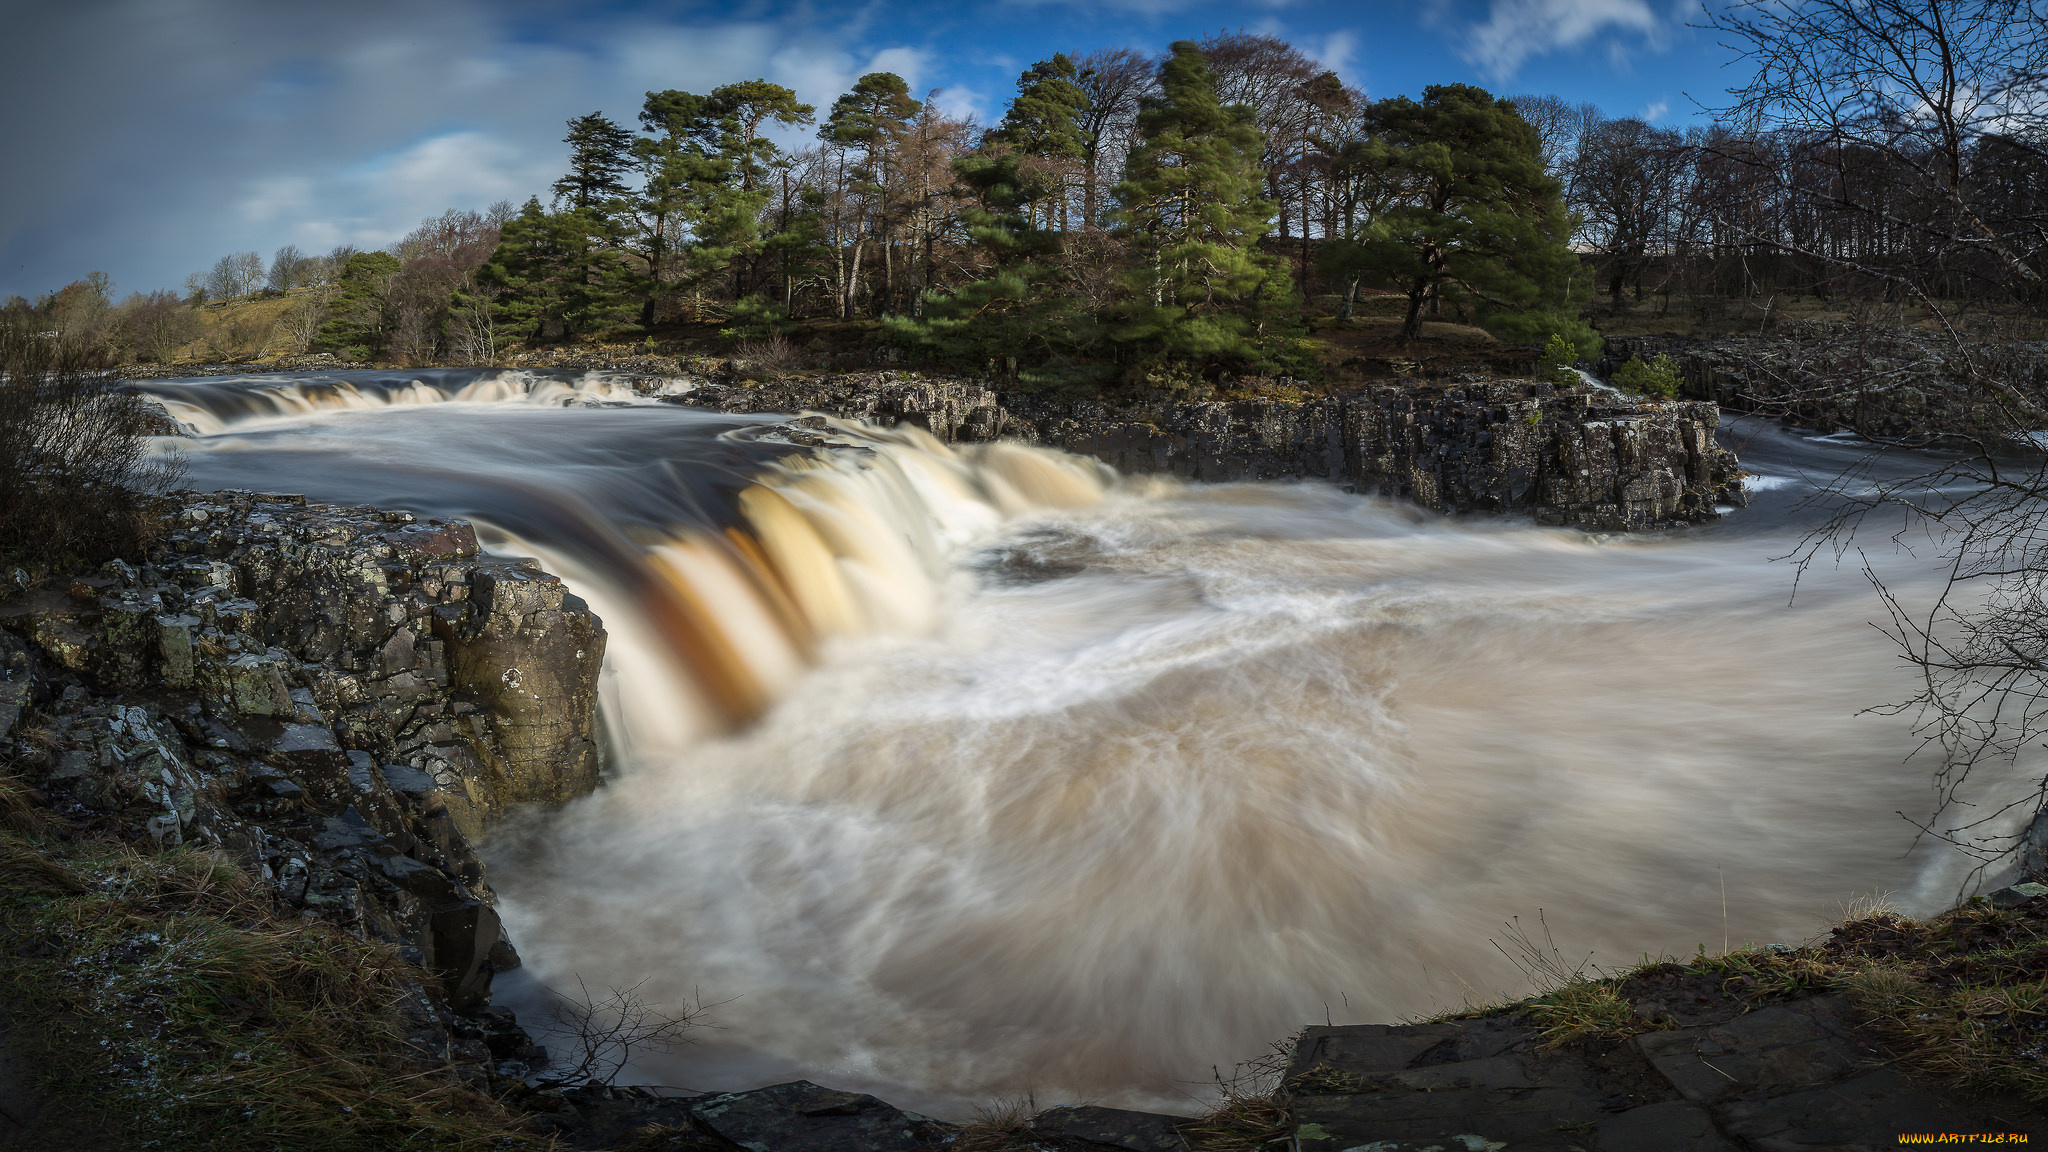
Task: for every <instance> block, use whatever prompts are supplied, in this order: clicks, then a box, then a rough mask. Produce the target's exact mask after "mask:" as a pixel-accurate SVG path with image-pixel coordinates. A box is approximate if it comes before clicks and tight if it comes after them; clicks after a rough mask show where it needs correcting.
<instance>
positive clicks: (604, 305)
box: [476, 199, 633, 343]
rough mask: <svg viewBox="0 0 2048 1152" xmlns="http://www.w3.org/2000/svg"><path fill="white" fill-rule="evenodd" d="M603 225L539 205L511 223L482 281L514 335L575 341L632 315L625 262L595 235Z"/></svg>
mask: <svg viewBox="0 0 2048 1152" xmlns="http://www.w3.org/2000/svg"><path fill="white" fill-rule="evenodd" d="M603 223H604V222H603V221H602V220H601V219H598V218H595V217H594V216H593V215H592V214H591V213H589V212H580V211H576V210H573V209H572V210H569V211H564V212H549V211H548V210H547V209H545V208H542V207H541V205H540V201H539V200H538V199H531V200H528V201H527V202H526V206H525V207H524V208H521V209H520V211H519V214H518V215H517V216H514V217H513V218H512V219H510V220H507V221H505V223H504V225H503V226H502V227H501V228H500V230H499V239H498V247H497V249H496V250H495V251H494V252H492V253H491V258H490V260H489V261H487V262H485V264H484V265H483V267H481V268H479V269H477V274H476V279H477V283H478V284H479V285H482V286H483V287H484V288H486V289H489V290H492V291H494V292H495V293H496V300H495V302H494V303H493V305H492V312H493V315H494V316H495V317H496V318H497V320H498V322H499V323H500V324H501V325H502V326H503V328H504V330H505V331H506V332H507V333H508V334H509V335H511V336H514V337H516V338H519V339H523V340H525V341H527V342H528V343H544V342H549V341H556V340H570V339H575V338H577V337H579V336H585V335H590V334H593V333H598V332H603V331H605V330H607V329H609V328H613V327H616V326H617V325H618V324H620V323H622V322H623V321H624V320H625V319H626V317H627V316H629V315H631V314H632V311H633V304H632V298H631V296H630V294H629V293H630V289H631V286H632V285H631V279H630V277H629V275H628V272H627V269H626V266H625V261H624V259H623V258H622V257H621V255H620V254H619V252H617V251H616V250H614V249H612V248H609V247H606V246H605V245H603V244H601V243H599V242H597V239H596V238H594V237H593V233H592V229H593V227H597V226H602V225H603Z"/></svg>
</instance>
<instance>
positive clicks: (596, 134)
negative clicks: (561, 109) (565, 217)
mask: <svg viewBox="0 0 2048 1152" xmlns="http://www.w3.org/2000/svg"><path fill="white" fill-rule="evenodd" d="M562 142H563V143H564V144H567V145H568V146H569V172H568V174H567V175H565V176H563V177H562V178H561V179H560V180H557V181H555V185H554V193H555V202H556V203H557V204H559V203H561V202H562V201H564V200H567V201H568V202H569V207H570V208H571V209H574V210H576V211H579V212H584V211H592V210H598V209H602V208H604V207H605V206H606V205H607V204H608V203H609V202H611V201H613V200H616V199H618V198H620V197H623V196H625V195H626V193H627V191H628V189H627V187H626V184H625V182H624V181H623V180H621V179H620V177H621V176H623V175H624V174H625V173H626V172H627V171H628V170H630V169H631V168H632V166H633V159H632V150H633V134H632V133H631V132H628V131H626V130H625V129H624V128H621V127H619V126H618V125H617V124H614V123H613V122H612V121H611V120H610V119H609V118H608V117H606V116H605V115H604V114H603V113H602V112H592V113H590V114H589V115H588V116H578V117H577V118H575V119H574V120H571V121H569V134H568V135H567V136H564V137H562Z"/></svg>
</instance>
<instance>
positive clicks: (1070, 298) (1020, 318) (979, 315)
mask: <svg viewBox="0 0 2048 1152" xmlns="http://www.w3.org/2000/svg"><path fill="white" fill-rule="evenodd" d="M1019 161H1020V157H1019V155H1018V154H1017V153H1015V152H1012V151H1008V150H998V151H994V152H989V151H984V152H980V153H977V154H975V155H972V156H967V157H963V158H961V159H960V160H957V161H955V162H954V164H953V170H954V173H955V175H956V176H957V177H958V178H959V180H960V183H961V185H962V186H963V187H964V188H966V189H968V190H970V191H971V192H972V193H973V194H974V197H975V207H973V208H970V209H968V210H966V211H965V212H963V213H962V217H963V220H964V222H965V223H966V224H967V226H968V238H969V240H970V241H971V242H972V243H973V245H974V246H975V248H976V249H978V250H979V251H980V252H982V253H983V254H985V255H986V256H987V257H988V258H989V260H990V261H991V263H992V264H993V267H992V268H991V269H990V270H989V273H988V275H986V276H984V277H982V278H981V279H979V280H976V281H974V282H973V283H971V284H967V285H965V286H963V287H961V288H959V289H957V290H955V291H952V292H931V293H927V294H926V297H925V303H924V309H923V316H921V317H919V318H916V319H913V318H911V317H906V316H891V317H888V318H887V319H886V320H885V321H884V324H885V325H886V326H887V327H888V328H889V330H890V331H892V332H893V333H894V334H895V335H896V336H897V337H898V338H901V339H905V340H907V341H910V342H913V343H916V344H918V345H920V346H922V347H924V348H926V349H928V350H930V351H932V352H934V353H936V354H937V355H938V357H939V358H940V359H943V360H947V361H951V362H953V363H956V364H959V365H961V366H963V367H967V368H970V369H975V370H981V371H988V372H992V373H993V372H1006V371H1014V372H1016V374H1017V375H1018V378H1019V379H1021V380H1022V381H1024V382H1025V383H1027V384H1034V385H1040V386H1045V385H1064V384H1076V383H1084V382H1086V383H1092V382H1097V380H1098V379H1099V377H1100V376H1101V374H1102V371H1101V369H1100V368H1098V367H1096V366H1095V365H1094V364H1092V363H1090V359H1089V356H1088V354H1089V352H1090V351H1091V345H1093V344H1094V343H1095V341H1096V339H1097V336H1098V333H1099V330H1100V325H1098V324H1097V323H1096V322H1095V319H1094V317H1093V316H1091V315H1090V314H1089V312H1088V309H1087V306H1086V301H1085V300H1084V299H1083V298H1082V296H1081V293H1080V290H1079V287H1078V286H1077V285H1075V284H1074V283H1073V282H1072V281H1073V278H1072V275H1071V273H1070V272H1069V270H1068V269H1066V268H1065V267H1064V266H1063V265H1062V262H1061V261H1060V259H1059V257H1060V255H1061V245H1060V238H1059V236H1058V235H1056V234H1055V233H1053V232H1051V231H1049V230H1047V229H1044V228H1039V227H1037V226H1036V225H1035V224H1033V222H1032V220H1033V216H1034V212H1033V201H1034V200H1035V199H1036V198H1037V197H1039V196H1042V195H1043V194H1044V193H1045V187H1044V185H1043V183H1042V182H1039V181H1035V180H1032V179H1030V178H1028V177H1026V176H1024V175H1021V174H1020V172H1019ZM1020 365H1021V369H1020V368H1019V366H1020Z"/></svg>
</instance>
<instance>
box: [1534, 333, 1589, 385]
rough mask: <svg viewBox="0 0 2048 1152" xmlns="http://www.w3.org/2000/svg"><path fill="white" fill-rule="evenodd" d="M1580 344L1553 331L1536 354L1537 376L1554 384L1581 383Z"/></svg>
mask: <svg viewBox="0 0 2048 1152" xmlns="http://www.w3.org/2000/svg"><path fill="white" fill-rule="evenodd" d="M1578 362H1579V346H1578V345H1577V344H1574V343H1573V342H1571V341H1570V340H1567V339H1565V338H1564V337H1563V336H1560V335H1557V334H1555V333H1553V334H1552V335H1551V337H1550V342H1549V343H1548V344H1545V345H1544V346H1543V351H1542V352H1540V353H1538V354H1537V356H1536V378H1537V379H1538V380H1548V381H1550V382H1551V383H1553V384H1565V385H1571V384H1577V383H1579V372H1578V368H1577V364H1578Z"/></svg>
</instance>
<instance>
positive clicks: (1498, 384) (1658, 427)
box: [664, 372, 1743, 531]
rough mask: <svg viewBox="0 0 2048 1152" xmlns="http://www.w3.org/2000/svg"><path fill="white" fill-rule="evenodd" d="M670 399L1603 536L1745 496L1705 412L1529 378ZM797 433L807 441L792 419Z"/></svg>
mask: <svg viewBox="0 0 2048 1152" xmlns="http://www.w3.org/2000/svg"><path fill="white" fill-rule="evenodd" d="M1283 383H1285V382H1284V381H1283ZM664 399H665V400H666V402H668V403H674V404H687V405H690V406H692V407H707V408H715V409H718V410H720V411H724V412H763V411H785V412H786V411H817V412H823V413H828V414H830V415H834V416H840V417H849V418H854V419H861V420H868V421H871V422H874V423H879V424H883V425H913V426H916V427H920V428H923V429H925V430H927V431H929V432H931V433H932V435H934V436H936V437H938V438H939V439H941V440H945V441H967V440H989V439H995V438H997V437H1011V438H1017V439H1023V440H1028V441H1034V442H1037V443H1041V444H1046V445H1049V446H1051V447H1056V448H1062V449H1065V450H1067V451H1070V452H1077V453H1080V454H1082V455H1087V456H1093V457H1095V458H1097V459H1099V460H1102V461H1103V462H1105V463H1107V464H1110V465H1111V466H1113V467H1115V468H1117V469H1118V470H1120V471H1123V472H1129V473H1167V474H1171V475H1175V476H1180V477H1183V478H1185V479H1189V480H1199V481H1212V482H1223V481H1237V480H1272V479H1283V478H1293V477H1302V478H1313V479H1321V480H1327V481H1330V482H1332V483H1337V484H1343V485H1345V486H1347V487H1349V488H1351V489H1353V490H1355V491H1360V492H1370V493H1374V494H1377V495H1382V496H1388V497H1393V498H1398V499H1405V500H1412V501H1414V502H1415V503H1417V504H1421V505H1423V506H1424V507H1427V508H1433V509H1436V510H1438V511H1441V512H1513V511H1527V512H1532V513H1534V514H1535V515H1536V516H1537V518H1538V519H1539V520H1540V521H1541V522H1543V523H1546V524H1559V525H1573V526H1579V527H1584V528H1588V529H1593V530H1600V531H1610V530H1612V531H1620V530H1629V529H1640V528H1648V527H1653V526H1657V525H1666V524H1674V523H1691V522H1698V521H1706V520H1713V519H1716V518H1717V517H1718V516H1719V513H1718V512H1717V511H1716V507H1717V506H1718V505H1722V504H1740V503H1742V502H1743V494H1742V485H1741V475H1742V473H1741V469H1740V466H1739V463H1738V462H1737V460H1736V459H1735V456H1734V454H1733V453H1730V452H1728V451H1726V450H1724V449H1721V448H1719V447H1717V446H1716V445H1715V444H1714V429H1715V428H1716V427H1717V426H1718V425H1719V422H1720V412H1719V409H1718V408H1716V407H1715V406H1714V405H1712V404H1704V403H1692V402H1673V403H1652V402H1633V401H1628V400H1624V399H1621V398H1619V397H1614V396H1611V395H1609V394H1605V393H1603V394H1600V395H1598V396H1596V395H1594V394H1593V393H1591V392H1590V391H1589V390H1587V389H1585V388H1580V387H1573V388H1558V387H1556V386H1553V385H1550V384H1545V383H1540V382H1532V381H1527V380H1513V379H1491V378H1484V377H1473V378H1470V379H1465V380H1460V381H1456V382H1449V383H1445V382H1437V381H1422V380H1410V381H1404V382H1403V383H1401V384H1398V385H1377V386H1373V387H1369V388H1362V389H1358V390H1355V391H1351V392H1346V393H1343V394H1340V395H1336V396H1325V397H1309V398H1305V399H1303V400H1300V401H1281V400H1263V399H1259V400H1236V401H1229V402H1207V403H1131V404H1124V405H1115V404H1112V403H1109V402H1106V401H1102V400H1065V399H1057V398H1048V397H1046V396H1042V395H1037V394H1024V393H995V392H992V391H990V390H989V389H988V388H986V387H984V386H983V385H981V384H979V383H976V382H973V381H967V380H942V379H925V378H922V377H918V376H915V375H913V374H909V373H889V372H883V373H865V374H856V375H848V376H824V377H818V378H812V379H804V380H797V381H782V382H778V383H776V384H774V385H770V386H762V387H753V388H747V387H737V386H732V387H724V386H717V385H713V386H707V387H703V388H697V389H693V390H691V391H689V392H687V393H684V394H682V395H676V396H669V397H664ZM792 438H793V439H795V440H796V441H797V442H800V443H802V442H807V441H805V440H804V439H803V437H802V436H801V434H800V430H797V431H796V434H794V435H793V436H792Z"/></svg>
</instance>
